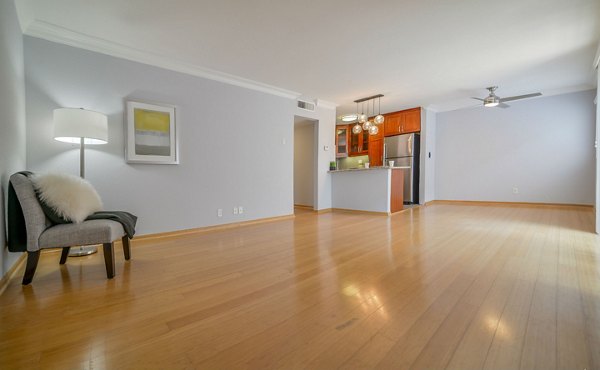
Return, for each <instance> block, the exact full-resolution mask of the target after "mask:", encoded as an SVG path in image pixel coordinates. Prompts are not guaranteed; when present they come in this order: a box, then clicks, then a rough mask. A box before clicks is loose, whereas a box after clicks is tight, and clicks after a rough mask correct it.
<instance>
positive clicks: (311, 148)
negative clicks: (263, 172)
mask: <svg viewBox="0 0 600 370" xmlns="http://www.w3.org/2000/svg"><path fill="white" fill-rule="evenodd" d="M315 130H316V126H315V122H312V121H305V120H300V121H299V122H296V124H295V125H294V204H298V205H303V206H310V207H314V194H315V186H314V177H315V176H314V170H315V155H314V153H315Z"/></svg>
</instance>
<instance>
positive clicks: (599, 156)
mask: <svg viewBox="0 0 600 370" xmlns="http://www.w3.org/2000/svg"><path fill="white" fill-rule="evenodd" d="M599 58H600V45H598V51H597V52H596V60H594V67H595V68H596V78H597V79H598V81H597V85H596V99H595V102H596V187H595V190H596V199H595V203H594V205H595V207H596V210H595V211H596V212H595V213H596V233H600V101H598V100H600V99H599V96H600V68H598V67H599V66H598V63H599V62H600V60H599Z"/></svg>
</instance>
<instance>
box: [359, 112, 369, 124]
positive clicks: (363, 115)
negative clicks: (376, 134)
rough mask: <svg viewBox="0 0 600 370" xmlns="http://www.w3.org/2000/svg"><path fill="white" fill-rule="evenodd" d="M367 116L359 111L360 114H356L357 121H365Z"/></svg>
mask: <svg viewBox="0 0 600 370" xmlns="http://www.w3.org/2000/svg"><path fill="white" fill-rule="evenodd" d="M367 120H368V117H367V115H366V114H364V113H361V114H360V116H358V123H365V122H367Z"/></svg>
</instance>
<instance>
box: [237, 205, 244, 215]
mask: <svg viewBox="0 0 600 370" xmlns="http://www.w3.org/2000/svg"><path fill="white" fill-rule="evenodd" d="M238 213H239V214H240V215H241V214H242V213H244V207H242V206H239V207H238Z"/></svg>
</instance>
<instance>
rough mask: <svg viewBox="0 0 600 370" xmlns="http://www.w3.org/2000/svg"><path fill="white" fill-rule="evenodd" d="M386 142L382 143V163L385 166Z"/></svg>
mask: <svg viewBox="0 0 600 370" xmlns="http://www.w3.org/2000/svg"><path fill="white" fill-rule="evenodd" d="M387 157H388V156H387V144H386V143H383V165H384V166H385V161H387Z"/></svg>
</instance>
